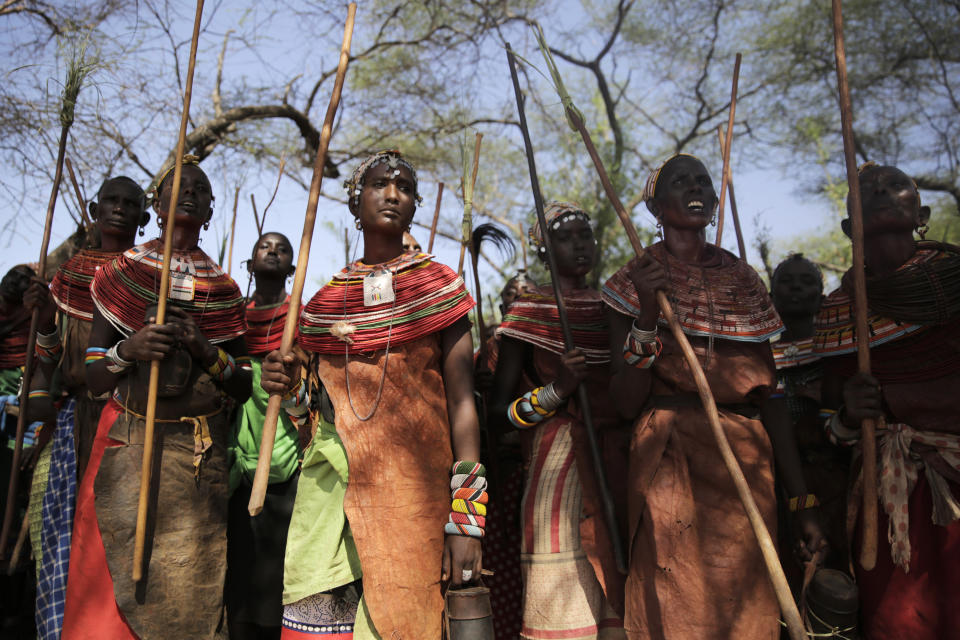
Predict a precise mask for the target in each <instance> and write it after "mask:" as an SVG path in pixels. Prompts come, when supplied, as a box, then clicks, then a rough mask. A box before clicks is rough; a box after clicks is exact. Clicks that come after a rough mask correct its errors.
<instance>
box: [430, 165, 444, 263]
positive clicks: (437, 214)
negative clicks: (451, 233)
mask: <svg viewBox="0 0 960 640" xmlns="http://www.w3.org/2000/svg"><path fill="white" fill-rule="evenodd" d="M441 200H443V183H442V182H441V183H440V184H438V185H437V204H436V206H435V207H434V208H433V222H431V223H430V240H429V241H428V242H427V253H433V239H434V238H436V237H437V222H439V221H440V201H441Z"/></svg>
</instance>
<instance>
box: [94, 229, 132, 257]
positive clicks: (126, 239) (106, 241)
mask: <svg viewBox="0 0 960 640" xmlns="http://www.w3.org/2000/svg"><path fill="white" fill-rule="evenodd" d="M133 239H134V236H133V235H132V234H131V235H129V236H121V235H113V234H109V233H103V232H101V233H100V249H99V250H100V251H103V252H105V253H121V252H123V251H126V250H127V249H129V248H130V247H132V246H133V244H134V242H133Z"/></svg>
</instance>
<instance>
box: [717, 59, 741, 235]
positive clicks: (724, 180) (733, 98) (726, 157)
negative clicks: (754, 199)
mask: <svg viewBox="0 0 960 640" xmlns="http://www.w3.org/2000/svg"><path fill="white" fill-rule="evenodd" d="M742 59H743V56H742V55H740V54H739V53H738V54H737V59H736V62H734V63H733V86H732V87H731V88H730V115H729V116H728V117H727V138H726V140H724V141H723V176H722V177H721V179H720V204H719V205H718V206H717V240H716V242H715V243H714V244H716V245H717V246H718V247H719V246H721V244H720V243H721V242H722V240H723V203H724V199H725V198H726V196H727V184H728V183H729V182H730V146H731V145H732V144H733V118H734V115H735V114H736V113H737V84H738V83H739V81H740V61H741V60H742Z"/></svg>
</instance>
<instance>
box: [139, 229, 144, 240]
mask: <svg viewBox="0 0 960 640" xmlns="http://www.w3.org/2000/svg"><path fill="white" fill-rule="evenodd" d="M143 234H144V231H143V227H140V233H139V236H140V237H141V238H142V237H143Z"/></svg>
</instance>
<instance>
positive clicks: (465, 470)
mask: <svg viewBox="0 0 960 640" xmlns="http://www.w3.org/2000/svg"><path fill="white" fill-rule="evenodd" d="M450 473H451V474H453V475H458V474H465V475H472V476H480V477H481V478H484V477H486V475H487V468H486V467H485V466H483V465H482V464H480V463H479V462H468V461H466V460H457V461H456V462H454V463H453V467H452V468H451V469H450Z"/></svg>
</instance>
